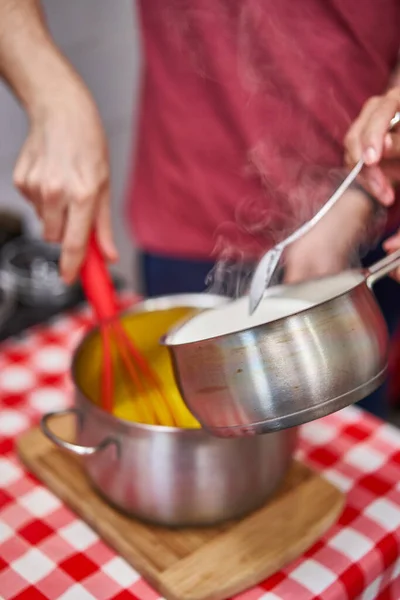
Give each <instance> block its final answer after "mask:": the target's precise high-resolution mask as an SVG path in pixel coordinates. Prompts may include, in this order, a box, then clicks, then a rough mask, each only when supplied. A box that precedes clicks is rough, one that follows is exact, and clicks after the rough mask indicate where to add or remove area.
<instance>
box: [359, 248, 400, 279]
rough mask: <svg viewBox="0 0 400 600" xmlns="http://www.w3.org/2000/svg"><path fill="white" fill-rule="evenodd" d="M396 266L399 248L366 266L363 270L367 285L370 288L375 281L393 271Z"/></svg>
mask: <svg viewBox="0 0 400 600" xmlns="http://www.w3.org/2000/svg"><path fill="white" fill-rule="evenodd" d="M397 267H400V250H396V252H393V254H388V255H387V256H385V257H384V258H382V259H381V260H378V262H376V263H374V264H373V265H371V266H370V267H368V269H367V270H366V272H365V280H366V282H367V286H368V287H369V288H372V287H373V285H374V284H375V283H376V282H377V281H379V280H380V279H382V277H385V275H388V274H389V273H391V272H392V271H394V269H396V268H397Z"/></svg>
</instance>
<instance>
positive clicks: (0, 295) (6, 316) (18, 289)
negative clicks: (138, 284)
mask: <svg viewBox="0 0 400 600" xmlns="http://www.w3.org/2000/svg"><path fill="white" fill-rule="evenodd" d="M58 256H59V249H58V248H57V247H56V246H51V245H48V244H44V243H43V242H42V241H40V240H38V239H35V238H32V237H31V236H29V235H27V234H26V232H25V231H24V224H23V221H22V219H21V217H19V216H18V215H15V214H12V213H11V212H0V341H3V340H5V339H7V338H9V337H12V336H16V335H21V334H23V333H25V332H26V331H27V330H28V329H29V328H30V327H33V326H35V325H39V324H43V323H45V322H47V321H49V320H50V319H52V318H53V317H55V316H57V315H60V314H62V313H63V312H67V311H69V310H71V309H74V308H78V307H79V306H80V305H83V304H84V303H85V297H84V294H83V291H82V288H81V286H80V285H79V283H77V284H76V285H74V286H70V287H66V286H64V284H63V283H62V282H61V280H60V279H59V277H58V269H57V267H58ZM113 280H114V283H115V285H116V287H117V289H119V290H121V289H123V288H124V287H125V282H124V280H123V278H121V277H120V276H118V275H115V274H113Z"/></svg>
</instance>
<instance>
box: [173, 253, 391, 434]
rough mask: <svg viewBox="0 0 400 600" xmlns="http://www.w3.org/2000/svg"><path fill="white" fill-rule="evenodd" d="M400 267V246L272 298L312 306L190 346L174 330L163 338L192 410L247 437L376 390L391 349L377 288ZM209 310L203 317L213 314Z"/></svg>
mask: <svg viewBox="0 0 400 600" xmlns="http://www.w3.org/2000/svg"><path fill="white" fill-rule="evenodd" d="M399 265H400V251H399V252H397V253H395V254H393V255H391V256H388V257H385V258H384V259H383V260H381V261H379V262H378V263H376V264H375V265H373V266H372V267H370V268H369V269H368V270H367V271H357V270H355V271H348V272H345V273H342V274H340V275H336V276H334V277H326V278H322V279H320V280H317V281H310V282H307V283H303V284H298V285H291V286H277V287H275V288H269V290H267V292H266V294H265V296H266V297H267V296H269V297H277V298H282V297H286V298H298V299H302V300H307V301H309V302H311V305H310V307H309V308H307V309H304V310H302V311H299V312H298V313H296V314H293V315H291V316H287V317H285V318H282V319H279V320H276V321H273V322H270V323H266V324H263V325H259V326H257V327H253V328H251V329H247V330H244V331H238V332H236V333H230V334H229V335H223V336H219V337H213V338H209V339H206V340H202V341H197V342H192V343H185V344H182V343H179V341H178V337H177V338H176V339H177V341H175V333H174V331H172V332H171V333H170V334H169V335H167V336H166V338H165V340H164V343H165V344H166V345H167V346H168V347H169V349H170V352H171V355H172V360H173V365H174V371H175V376H176V379H177V381H178V384H179V389H180V392H181V395H182V397H183V399H184V401H185V403H186V405H187V407H188V408H189V410H190V411H191V412H192V414H193V415H194V416H195V417H196V418H197V420H198V421H199V422H200V423H201V424H202V425H203V427H204V428H206V429H207V430H208V431H209V432H210V433H212V434H213V435H216V436H221V437H228V436H246V435H253V434H257V433H267V432H271V431H277V430H281V429H284V428H287V427H292V426H295V425H300V424H302V423H305V422H307V421H311V420H313V419H317V418H319V417H323V416H325V415H327V414H330V413H332V412H334V411H337V410H339V409H341V408H343V407H345V406H347V405H349V404H351V403H354V402H356V401H358V400H361V399H362V398H364V397H365V396H367V395H368V394H369V393H371V392H372V391H374V390H375V389H376V388H377V387H379V385H380V384H382V382H383V381H384V379H385V375H386V369H387V351H388V332H387V328H386V323H385V321H384V318H383V315H382V313H381V311H380V308H379V306H378V304H377V302H376V300H375V297H374V295H373V293H372V291H371V288H372V286H373V285H374V283H375V282H376V281H377V280H378V279H380V278H381V277H383V276H385V275H387V274H388V273H389V272H391V271H392V270H393V269H394V268H395V267H397V266H399ZM216 310H218V308H217V309H216ZM210 312H212V311H210ZM200 317H201V318H203V323H204V319H205V318H207V315H206V314H203V315H201V316H200ZM200 317H199V318H200ZM194 318H196V317H194ZM178 329H179V328H178Z"/></svg>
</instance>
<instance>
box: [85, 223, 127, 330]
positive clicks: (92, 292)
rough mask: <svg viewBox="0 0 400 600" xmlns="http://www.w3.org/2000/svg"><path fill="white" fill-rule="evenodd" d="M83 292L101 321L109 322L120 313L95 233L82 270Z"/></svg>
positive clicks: (90, 241) (91, 237) (91, 238)
mask: <svg viewBox="0 0 400 600" xmlns="http://www.w3.org/2000/svg"><path fill="white" fill-rule="evenodd" d="M81 281H82V287H83V291H84V293H85V296H86V298H87V300H88V301H89V303H90V304H91V306H92V308H93V310H94V312H95V313H96V317H97V319H98V320H99V321H107V320H109V319H112V318H113V317H115V315H116V314H118V312H119V307H118V300H117V295H116V293H115V289H114V285H113V282H112V279H111V276H110V273H109V271H108V269H107V266H106V263H105V260H104V257H103V255H102V253H101V251H100V248H99V246H98V243H97V240H96V236H95V234H94V233H92V235H91V236H90V240H89V244H88V248H87V254H86V257H85V260H84V262H83V265H82V268H81Z"/></svg>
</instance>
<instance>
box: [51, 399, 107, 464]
mask: <svg viewBox="0 0 400 600" xmlns="http://www.w3.org/2000/svg"><path fill="white" fill-rule="evenodd" d="M70 414H74V415H76V416H77V417H78V418H82V413H81V412H80V411H79V410H78V409H77V408H67V409H66V410H60V411H56V412H50V413H47V414H45V415H44V416H43V417H42V419H41V421H40V428H41V430H42V432H43V433H44V435H45V436H46V437H47V438H48V439H49V440H50V441H51V442H53V444H55V445H56V446H58V447H59V448H62V449H63V450H66V451H67V452H70V453H71V454H76V455H78V456H92V455H93V454H96V453H97V452H100V451H101V450H104V448H106V447H107V446H111V445H115V446H116V447H117V449H118V442H117V440H116V439H114V438H112V437H107V438H105V439H104V440H103V441H101V442H100V443H99V444H97V446H81V445H80V444H74V443H73V442H67V441H66V440H63V439H62V438H60V437H59V436H58V435H57V434H56V433H54V431H52V430H51V429H50V427H49V423H50V421H51V420H52V419H55V418H57V417H61V416H64V415H70Z"/></svg>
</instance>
